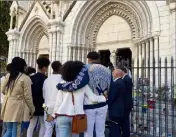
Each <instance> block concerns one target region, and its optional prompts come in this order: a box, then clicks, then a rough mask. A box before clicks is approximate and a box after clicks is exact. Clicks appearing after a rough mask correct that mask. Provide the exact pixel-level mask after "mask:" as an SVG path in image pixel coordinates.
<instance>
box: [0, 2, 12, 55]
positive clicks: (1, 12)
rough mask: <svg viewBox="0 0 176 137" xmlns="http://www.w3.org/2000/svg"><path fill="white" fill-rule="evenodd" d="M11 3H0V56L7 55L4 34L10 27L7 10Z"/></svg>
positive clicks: (6, 42)
mask: <svg viewBox="0 0 176 137" xmlns="http://www.w3.org/2000/svg"><path fill="white" fill-rule="evenodd" d="M11 4H12V2H11V1H0V56H6V57H7V55H8V46H9V43H8V40H7V36H6V34H5V33H6V32H7V31H8V30H9V26H10V15H9V10H10V6H11Z"/></svg>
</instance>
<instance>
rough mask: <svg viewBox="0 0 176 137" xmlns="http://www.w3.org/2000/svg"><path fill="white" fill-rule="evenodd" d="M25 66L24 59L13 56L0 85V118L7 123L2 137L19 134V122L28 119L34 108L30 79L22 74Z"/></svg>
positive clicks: (14, 136)
mask: <svg viewBox="0 0 176 137" xmlns="http://www.w3.org/2000/svg"><path fill="white" fill-rule="evenodd" d="M26 66H27V65H26V62H25V60H24V59H22V58H19V57H15V58H13V60H12V63H11V71H10V73H9V74H7V76H6V77H5V80H4V81H3V83H2V85H1V92H2V93H3V94H4V102H3V105H2V110H1V118H2V120H3V122H5V124H6V125H7V131H6V133H5V134H4V136H3V137H18V136H20V132H21V131H20V128H21V122H25V121H29V119H30V118H31V117H32V116H33V113H34V110H35V108H34V105H33V101H32V93H31V80H30V78H29V77H28V76H27V75H25V74H24V72H25V67H26Z"/></svg>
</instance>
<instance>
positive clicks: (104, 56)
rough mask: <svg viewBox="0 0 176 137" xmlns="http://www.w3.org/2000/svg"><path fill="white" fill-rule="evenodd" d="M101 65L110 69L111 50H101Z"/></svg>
mask: <svg viewBox="0 0 176 137" xmlns="http://www.w3.org/2000/svg"><path fill="white" fill-rule="evenodd" d="M99 55H100V63H101V64H102V65H104V66H105V67H108V66H109V64H110V62H111V61H110V55H111V53H110V51H109V50H99Z"/></svg>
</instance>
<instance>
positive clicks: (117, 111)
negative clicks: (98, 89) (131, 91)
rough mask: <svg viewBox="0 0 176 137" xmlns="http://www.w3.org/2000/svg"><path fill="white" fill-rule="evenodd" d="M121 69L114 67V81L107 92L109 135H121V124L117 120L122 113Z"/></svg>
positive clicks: (121, 116) (123, 89)
mask: <svg viewBox="0 0 176 137" xmlns="http://www.w3.org/2000/svg"><path fill="white" fill-rule="evenodd" d="M121 76H122V71H121V70H120V69H115V70H114V71H113V77H114V83H113V87H112V89H111V90H110V91H109V94H108V106H109V119H110V134H109V137H121V133H122V131H121V129H122V128H123V127H121V125H120V124H119V121H120V120H121V119H123V115H124V97H125V84H124V82H123V80H122V78H121Z"/></svg>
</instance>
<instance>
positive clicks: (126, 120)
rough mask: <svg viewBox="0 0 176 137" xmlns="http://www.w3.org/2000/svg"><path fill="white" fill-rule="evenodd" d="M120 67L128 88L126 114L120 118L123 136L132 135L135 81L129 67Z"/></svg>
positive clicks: (125, 100) (125, 103)
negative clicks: (131, 124) (131, 119)
mask: <svg viewBox="0 0 176 137" xmlns="http://www.w3.org/2000/svg"><path fill="white" fill-rule="evenodd" d="M120 69H121V70H122V80H123V82H124V84H125V88H126V92H125V98H124V116H123V118H122V119H121V120H120V125H121V127H122V137H130V113H131V110H132V108H133V98H132V90H133V82H132V79H131V78H130V76H129V75H128V73H127V69H126V68H125V67H121V68H120Z"/></svg>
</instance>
